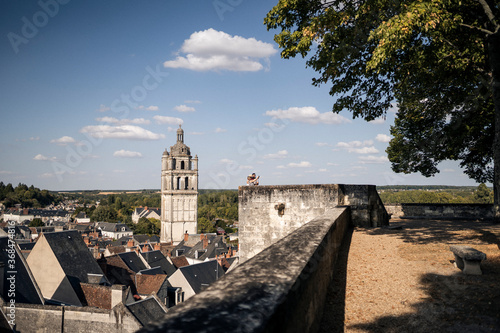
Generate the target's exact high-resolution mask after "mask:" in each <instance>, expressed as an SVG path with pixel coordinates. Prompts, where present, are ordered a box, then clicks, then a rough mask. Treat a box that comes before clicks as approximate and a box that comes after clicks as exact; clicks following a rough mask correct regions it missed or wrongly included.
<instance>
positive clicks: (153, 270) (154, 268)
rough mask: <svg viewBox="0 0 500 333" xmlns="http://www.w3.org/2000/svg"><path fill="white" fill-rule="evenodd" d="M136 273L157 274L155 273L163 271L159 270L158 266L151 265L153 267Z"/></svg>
mask: <svg viewBox="0 0 500 333" xmlns="http://www.w3.org/2000/svg"><path fill="white" fill-rule="evenodd" d="M137 274H142V275H157V274H163V271H162V270H161V268H160V267H153V268H146V269H143V270H142V271H139V272H137Z"/></svg>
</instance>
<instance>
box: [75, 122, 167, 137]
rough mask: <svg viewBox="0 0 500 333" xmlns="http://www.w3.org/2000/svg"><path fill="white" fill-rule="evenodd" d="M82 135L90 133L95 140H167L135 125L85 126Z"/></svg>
mask: <svg viewBox="0 0 500 333" xmlns="http://www.w3.org/2000/svg"><path fill="white" fill-rule="evenodd" d="M80 132H81V133H88V134H90V135H91V136H92V137H94V138H103V139H132V140H159V139H163V138H165V135H164V134H156V133H153V132H151V131H148V130H146V129H144V128H142V127H139V126H134V125H121V126H109V125H95V126H85V127H84V128H82V129H81V130H80Z"/></svg>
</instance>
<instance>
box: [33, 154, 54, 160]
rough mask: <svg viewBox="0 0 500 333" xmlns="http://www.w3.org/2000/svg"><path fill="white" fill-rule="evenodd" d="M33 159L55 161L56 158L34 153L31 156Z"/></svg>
mask: <svg viewBox="0 0 500 333" xmlns="http://www.w3.org/2000/svg"><path fill="white" fill-rule="evenodd" d="M33 159H34V160H35V161H55V160H56V158H55V157H47V156H44V155H42V154H38V155H36V156H35V157H33Z"/></svg>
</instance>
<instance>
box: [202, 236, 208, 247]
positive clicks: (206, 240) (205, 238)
mask: <svg viewBox="0 0 500 333" xmlns="http://www.w3.org/2000/svg"><path fill="white" fill-rule="evenodd" d="M202 241H203V249H206V248H207V246H208V238H207V237H204V238H203V240H202Z"/></svg>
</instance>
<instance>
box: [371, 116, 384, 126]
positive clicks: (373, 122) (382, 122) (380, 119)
mask: <svg viewBox="0 0 500 333" xmlns="http://www.w3.org/2000/svg"><path fill="white" fill-rule="evenodd" d="M369 123H370V124H376V125H380V124H384V123H385V117H380V118H377V119H375V120H372V121H369Z"/></svg>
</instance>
